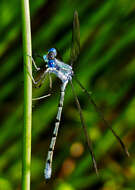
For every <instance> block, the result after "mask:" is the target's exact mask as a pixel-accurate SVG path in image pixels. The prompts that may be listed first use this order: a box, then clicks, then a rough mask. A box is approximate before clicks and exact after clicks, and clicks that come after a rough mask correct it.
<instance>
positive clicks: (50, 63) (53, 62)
mask: <svg viewBox="0 0 135 190" xmlns="http://www.w3.org/2000/svg"><path fill="white" fill-rule="evenodd" d="M47 64H48V67H51V68H54V67H56V63H55V61H54V60H53V59H50V60H48V62H47Z"/></svg>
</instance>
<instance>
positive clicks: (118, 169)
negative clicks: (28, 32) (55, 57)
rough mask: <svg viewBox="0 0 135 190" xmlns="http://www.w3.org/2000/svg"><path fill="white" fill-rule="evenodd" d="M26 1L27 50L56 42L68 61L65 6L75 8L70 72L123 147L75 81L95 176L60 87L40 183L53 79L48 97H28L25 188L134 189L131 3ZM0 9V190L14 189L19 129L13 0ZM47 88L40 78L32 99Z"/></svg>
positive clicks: (134, 28)
mask: <svg viewBox="0 0 135 190" xmlns="http://www.w3.org/2000/svg"><path fill="white" fill-rule="evenodd" d="M30 6H31V25H32V43H33V53H38V54H40V55H42V54H44V53H46V51H47V50H48V48H50V47H56V48H57V49H58V50H59V52H60V53H61V56H62V58H63V60H64V61H65V62H68V61H69V52H70V47H71V34H72V19H73V12H74V10H75V9H76V10H77V11H78V13H79V18H80V36H81V53H80V56H79V62H78V63H77V64H76V65H74V71H75V73H76V74H77V76H78V78H79V79H80V81H81V82H82V83H83V84H84V86H85V87H86V88H87V89H88V90H89V91H90V92H91V93H92V96H93V98H94V99H95V101H96V102H97V104H98V106H99V107H100V109H101V111H102V112H103V113H104V115H105V118H106V119H107V120H108V121H109V122H110V124H111V125H112V126H113V128H114V129H115V131H116V132H117V133H118V134H119V135H120V137H121V138H122V139H123V141H124V142H125V144H126V145H127V147H128V148H129V152H130V153H131V156H130V158H127V157H126V156H125V155H124V153H123V151H122V150H121V147H120V146H119V144H118V142H117V141H116V139H115V138H114V137H113V135H112V134H111V132H110V131H109V130H108V129H107V128H106V126H104V125H103V122H102V121H101V120H100V118H99V117H98V115H97V113H96V112H95V110H94V109H93V106H92V105H90V104H89V103H88V99H87V97H86V96H85V94H84V93H83V92H82V91H81V89H80V88H79V87H78V86H77V85H76V84H75V88H76V91H77V94H78V96H79V99H80V103H81V105H82V108H83V113H84V117H85V121H86V124H87V127H88V131H89V134H90V136H91V139H92V141H93V148H94V152H95V156H96V159H97V163H98V167H99V170H100V176H99V177H97V176H96V174H95V172H94V170H93V167H92V162H91V158H90V155H89V152H88V149H87V146H86V143H85V139H84V135H83V131H82V128H81V125H80V120H79V114H78V111H77V109H76V106H75V103H74V98H73V95H72V92H71V88H70V85H68V87H67V91H66V95H65V101H64V109H63V115H62V121H61V126H60V131H59V135H58V139H57V143H56V148H55V154H54V162H53V176H52V179H51V180H50V181H49V182H48V183H47V184H46V183H45V180H44V175H43V170H44V165H45V160H46V155H47V150H48V147H49V143H50V140H51V136H52V131H53V127H54V121H55V116H56V112H57V104H58V100H59V90H60V81H59V79H56V77H53V92H54V93H53V95H52V96H51V97H49V98H47V99H44V100H40V101H37V102H33V127H32V168H31V172H32V173H31V189H32V190H43V189H48V190H49V189H53V190H82V189H95V190H96V189H100V190H134V189H135V183H134V180H135V151H134V145H135V143H134V138H135V137H134V135H135V134H134V132H135V129H134V126H135V97H134V96H135V45H134V44H135V14H134V12H135V2H134V1H131V0H117V1H114V0H109V1H105V0H102V1H101V0H100V1H99V0H90V1H89V0H85V1H81V0H75V1H71V0H65V1H62V0H55V1H53V0H52V1H47V0H38V1H32V0H31V1H30ZM0 14H1V27H0V64H1V68H0V83H1V85H0V86H1V90H0V190H15V189H16V190H18V189H20V184H21V140H22V139H21V137H22V127H23V62H22V41H21V15H20V14H21V11H20V2H19V1H18V0H12V1H8V2H7V1H4V0H1V3H0ZM36 60H37V63H39V64H42V63H43V62H42V61H41V60H40V61H39V60H38V59H36ZM73 82H74V81H73ZM47 91H48V80H46V82H45V83H44V85H43V86H42V87H41V88H39V89H33V97H38V96H40V95H44V94H47ZM75 147H76V148H75ZM78 149H80V150H78ZM77 151H78V152H79V153H78V152H77ZM80 152H81V153H80ZM76 155H78V156H76Z"/></svg>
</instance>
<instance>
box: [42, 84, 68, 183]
mask: <svg viewBox="0 0 135 190" xmlns="http://www.w3.org/2000/svg"><path fill="white" fill-rule="evenodd" d="M67 83H68V82H65V83H63V84H62V86H61V93H60V94H61V95H60V102H59V107H58V112H57V116H56V122H55V127H54V131H53V136H52V139H51V143H50V146H49V150H48V155H47V160H46V165H45V170H44V175H45V179H46V180H48V179H50V178H51V173H52V159H53V152H54V146H55V143H56V138H57V134H58V129H59V125H60V120H61V113H62V108H63V102H64V95H65V89H66V85H67Z"/></svg>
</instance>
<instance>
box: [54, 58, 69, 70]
mask: <svg viewBox="0 0 135 190" xmlns="http://www.w3.org/2000/svg"><path fill="white" fill-rule="evenodd" d="M55 62H56V65H57V66H58V67H60V68H61V69H62V70H66V71H68V70H72V67H71V66H70V65H68V64H65V63H64V62H62V61H59V60H58V59H55Z"/></svg>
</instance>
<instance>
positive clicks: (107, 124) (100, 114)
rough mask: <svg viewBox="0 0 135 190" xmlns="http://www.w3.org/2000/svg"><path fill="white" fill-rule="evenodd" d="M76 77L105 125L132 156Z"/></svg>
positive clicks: (127, 153)
mask: <svg viewBox="0 0 135 190" xmlns="http://www.w3.org/2000/svg"><path fill="white" fill-rule="evenodd" d="M74 79H75V80H76V82H77V84H78V85H79V86H80V87H81V89H82V90H83V91H84V92H85V94H86V95H87V96H88V98H89V100H90V103H92V104H93V106H94V107H95V110H96V112H97V113H98V114H99V116H100V117H101V119H102V120H103V122H104V124H105V126H107V127H108V128H109V129H110V130H111V131H112V133H113V135H114V136H115V137H116V139H117V140H118V142H119V143H120V145H121V147H122V148H123V150H124V152H125V154H126V155H127V156H130V154H129V152H128V149H127V147H126V146H125V145H124V143H123V141H122V140H121V138H120V137H119V136H118V135H117V134H116V133H115V131H114V130H113V128H112V127H111V126H110V125H109V123H108V122H107V121H106V120H105V119H104V116H103V114H102V112H101V111H100V110H99V108H98V106H97V105H96V103H95V102H94V100H93V99H92V97H91V94H90V93H89V92H88V91H87V90H86V89H85V88H84V86H83V85H82V84H81V83H80V81H79V80H78V79H77V77H75V76H74Z"/></svg>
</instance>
